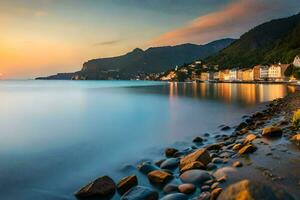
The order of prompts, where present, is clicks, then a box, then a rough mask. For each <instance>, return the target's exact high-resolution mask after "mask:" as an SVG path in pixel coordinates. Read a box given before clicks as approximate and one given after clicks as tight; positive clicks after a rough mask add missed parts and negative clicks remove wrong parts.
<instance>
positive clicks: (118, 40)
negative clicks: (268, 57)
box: [0, 0, 300, 79]
mask: <svg viewBox="0 0 300 200" xmlns="http://www.w3.org/2000/svg"><path fill="white" fill-rule="evenodd" d="M299 12H300V1H299V0H0V79H31V78H35V77H38V76H47V75H51V74H56V73H58V72H72V71H78V70H80V69H81V67H82V64H83V63H84V62H85V61H87V60H90V59H94V58H103V57H112V56H117V55H122V54H124V53H126V52H129V51H131V50H132V49H134V48H136V47H139V48H142V49H147V48H149V47H151V46H166V45H177V44H182V43H195V44H205V43H208V42H210V41H213V40H216V39H221V38H227V37H231V38H239V37H240V35H241V34H243V33H245V32H246V31H248V30H249V29H251V28H253V27H255V26H256V25H259V24H261V23H263V22H266V21H269V20H271V19H275V18H281V17H286V16H291V15H293V14H297V13H299Z"/></svg>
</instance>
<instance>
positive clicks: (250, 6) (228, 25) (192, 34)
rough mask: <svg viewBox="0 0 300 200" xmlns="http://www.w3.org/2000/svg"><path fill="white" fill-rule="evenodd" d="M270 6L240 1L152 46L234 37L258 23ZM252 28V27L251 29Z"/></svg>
mask: <svg viewBox="0 0 300 200" xmlns="http://www.w3.org/2000/svg"><path fill="white" fill-rule="evenodd" d="M267 9H269V6H267V5H266V4H264V3H262V2H258V1H255V0H239V1H236V2H234V3H232V4H230V5H229V6H227V7H225V8H224V9H223V10H220V11H217V12H213V13H210V14H208V15H205V16H201V17H198V18H197V19H195V20H193V21H192V22H190V23H189V24H187V25H186V26H184V27H183V28H179V29H177V30H174V31H170V32H167V33H165V34H163V35H161V36H159V37H158V38H155V39H154V40H153V41H151V44H152V45H174V44H179V43H186V42H193V43H203V42H207V41H211V40H214V39H218V38H224V37H232V36H233V35H236V34H237V33H242V32H243V31H244V29H245V26H246V27H247V28H250V27H251V22H256V23H257V16H258V15H259V14H262V13H263V12H264V11H265V10H267ZM253 24H254V23H253ZM249 26H250V27H249Z"/></svg>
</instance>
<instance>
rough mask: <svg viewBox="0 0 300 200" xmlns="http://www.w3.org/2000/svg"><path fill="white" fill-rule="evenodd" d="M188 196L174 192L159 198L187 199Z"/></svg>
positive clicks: (168, 199)
mask: <svg viewBox="0 0 300 200" xmlns="http://www.w3.org/2000/svg"><path fill="white" fill-rule="evenodd" d="M188 199H189V197H188V196H187V195H185V194H182V193H174V194H168V195H166V196H164V197H163V198H161V199H160V200H188Z"/></svg>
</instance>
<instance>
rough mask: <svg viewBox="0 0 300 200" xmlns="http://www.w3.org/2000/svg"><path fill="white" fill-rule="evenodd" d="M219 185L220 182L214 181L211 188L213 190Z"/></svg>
mask: <svg viewBox="0 0 300 200" xmlns="http://www.w3.org/2000/svg"><path fill="white" fill-rule="evenodd" d="M218 187H219V183H218V182H215V183H213V184H212V185H211V189H212V190H214V189H216V188H218Z"/></svg>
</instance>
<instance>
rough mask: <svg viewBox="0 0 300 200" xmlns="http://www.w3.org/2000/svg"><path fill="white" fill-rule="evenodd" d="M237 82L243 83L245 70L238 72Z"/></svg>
mask: <svg viewBox="0 0 300 200" xmlns="http://www.w3.org/2000/svg"><path fill="white" fill-rule="evenodd" d="M236 78H237V80H239V81H242V80H243V70H241V69H239V70H238V71H237V77H236Z"/></svg>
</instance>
